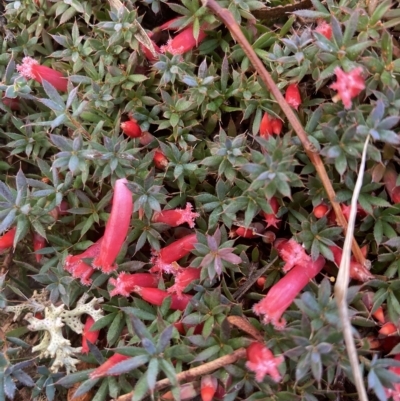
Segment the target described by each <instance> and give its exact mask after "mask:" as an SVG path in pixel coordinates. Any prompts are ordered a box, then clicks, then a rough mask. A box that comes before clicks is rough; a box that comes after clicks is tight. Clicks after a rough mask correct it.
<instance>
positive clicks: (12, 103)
mask: <svg viewBox="0 0 400 401" xmlns="http://www.w3.org/2000/svg"><path fill="white" fill-rule="evenodd" d="M2 102H3V104H4V105H5V106H7V107H9V108H10V110H13V111H18V110H19V98H17V97H16V98H9V97H4V96H3V99H2Z"/></svg>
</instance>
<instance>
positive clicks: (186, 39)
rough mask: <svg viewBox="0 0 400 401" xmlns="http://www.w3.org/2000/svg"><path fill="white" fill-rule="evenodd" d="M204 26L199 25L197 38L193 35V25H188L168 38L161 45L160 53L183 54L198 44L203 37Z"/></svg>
mask: <svg viewBox="0 0 400 401" xmlns="http://www.w3.org/2000/svg"><path fill="white" fill-rule="evenodd" d="M206 36H207V35H206V34H205V33H204V27H200V31H199V36H198V38H197V40H196V39H195V37H194V36H193V26H191V25H190V26H188V27H186V28H185V29H183V30H182V31H181V32H180V33H178V34H177V35H176V36H175V37H174V38H173V39H170V40H169V41H168V43H167V44H166V45H165V46H161V52H162V53H167V52H168V53H171V54H174V55H175V54H184V53H186V52H188V51H190V50H192V49H194V48H195V47H196V46H198V45H199V44H200V43H201V42H202V41H203V40H204V39H205V38H206Z"/></svg>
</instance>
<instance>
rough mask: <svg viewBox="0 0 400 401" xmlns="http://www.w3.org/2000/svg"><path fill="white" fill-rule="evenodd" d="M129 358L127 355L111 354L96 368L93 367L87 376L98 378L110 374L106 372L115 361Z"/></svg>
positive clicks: (118, 361)
mask: <svg viewBox="0 0 400 401" xmlns="http://www.w3.org/2000/svg"><path fill="white" fill-rule="evenodd" d="M129 358H130V357H129V356H125V355H121V354H114V355H113V356H111V357H110V358H108V359H107V361H105V362H104V363H103V364H102V365H100V366H99V367H98V368H97V369H95V370H94V371H93V372H92V373H90V375H89V377H90V378H91V379H98V378H100V377H104V376H111V375H109V374H108V371H109V370H110V369H111V368H112V367H113V366H115V365H116V364H117V363H120V362H122V361H126V360H127V359H129Z"/></svg>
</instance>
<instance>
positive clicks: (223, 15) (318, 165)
mask: <svg viewBox="0 0 400 401" xmlns="http://www.w3.org/2000/svg"><path fill="white" fill-rule="evenodd" d="M201 1H202V4H203V6H205V7H208V8H209V9H210V10H211V11H212V12H213V13H214V14H215V15H216V16H217V17H218V18H219V19H220V20H221V21H222V22H223V23H224V24H225V25H226V27H227V28H228V29H229V31H230V32H231V35H232V37H233V38H234V39H235V40H236V41H237V42H238V43H239V45H240V46H241V48H242V49H243V51H244V52H245V53H246V55H247V57H248V58H249V60H250V62H251V63H252V65H253V67H254V68H255V69H256V71H257V72H258V74H259V75H260V77H261V79H262V80H263V82H264V83H265V85H266V87H267V88H268V89H269V91H270V92H271V93H272V95H273V96H274V97H275V99H276V101H277V102H278V104H279V106H280V107H281V109H282V111H283V112H284V113H285V115H286V117H287V119H288V121H289V122H290V124H291V125H292V127H293V129H294V131H295V132H296V134H297V136H298V137H299V139H300V141H301V143H302V145H303V147H304V149H305V151H306V153H307V156H308V157H309V159H310V160H311V163H312V164H313V165H314V167H315V169H316V170H317V173H318V175H319V178H320V179H321V182H322V185H323V186H324V188H325V191H326V193H327V195H328V198H329V201H330V202H331V205H332V208H333V210H334V212H335V215H336V219H337V222H338V224H339V225H340V226H341V227H342V228H343V230H344V232H345V233H346V232H347V221H346V218H345V217H344V215H343V212H342V209H341V207H340V204H339V203H338V202H336V200H335V198H336V194H335V191H334V189H333V186H332V184H331V180H330V178H329V176H328V174H327V172H326V169H325V166H324V164H323V162H322V160H321V157H320V156H319V154H318V151H317V149H316V148H315V146H314V145H313V144H312V143H311V142H310V140H309V139H308V136H307V133H306V132H305V130H304V128H303V126H302V125H301V123H300V121H299V120H298V118H297V116H296V115H295V113H294V112H293V110H292V108H291V107H290V106H289V104H288V103H287V102H286V100H285V98H284V97H283V95H282V94H281V92H280V90H279V88H278V87H277V86H276V84H275V82H274V80H273V79H272V77H271V75H270V74H269V72H268V71H267V70H266V69H265V67H264V64H263V63H262V61H261V60H260V59H259V58H258V56H257V54H256V53H255V51H254V50H253V48H252V47H251V45H250V43H249V42H248V41H247V39H246V37H245V36H244V35H243V33H242V31H241V29H240V26H239V25H238V24H237V22H236V21H235V19H234V18H233V16H232V14H231V13H230V11H229V10H227V9H225V8H222V7H221V6H220V5H219V4H218V3H217V2H216V1H215V0H201ZM352 250H353V253H354V256H355V258H356V259H357V261H358V262H359V263H361V264H362V265H363V266H364V265H365V258H364V255H363V254H362V252H361V249H360V247H359V246H358V244H357V242H356V240H355V239H354V238H352Z"/></svg>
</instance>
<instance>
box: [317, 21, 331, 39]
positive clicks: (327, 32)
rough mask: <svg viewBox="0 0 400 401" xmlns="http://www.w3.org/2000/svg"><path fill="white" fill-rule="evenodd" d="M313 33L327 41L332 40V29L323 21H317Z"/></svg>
mask: <svg viewBox="0 0 400 401" xmlns="http://www.w3.org/2000/svg"><path fill="white" fill-rule="evenodd" d="M315 32H318V33H320V34H321V35H324V36H325V37H326V38H327V39H328V40H331V39H332V27H331V25H330V24H328V23H327V22H326V21H325V20H319V21H318V26H317V27H316V28H315Z"/></svg>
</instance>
